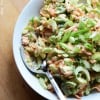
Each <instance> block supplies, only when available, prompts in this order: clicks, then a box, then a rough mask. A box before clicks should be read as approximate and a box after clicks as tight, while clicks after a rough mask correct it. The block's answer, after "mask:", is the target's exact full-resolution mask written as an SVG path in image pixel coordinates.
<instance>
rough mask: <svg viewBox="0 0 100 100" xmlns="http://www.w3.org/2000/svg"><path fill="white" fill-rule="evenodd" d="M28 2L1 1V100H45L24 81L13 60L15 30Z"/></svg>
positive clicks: (24, 0)
mask: <svg viewBox="0 0 100 100" xmlns="http://www.w3.org/2000/svg"><path fill="white" fill-rule="evenodd" d="M27 2H28V0H0V100H44V99H43V98H42V97H41V96H40V95H38V94H37V93H36V92H34V91H33V90H32V89H31V88H30V87H29V86H28V85H27V84H26V83H25V81H24V80H23V79H22V77H21V75H20V73H19V72H18V70H17V67H16V64H15V62H14V58H13V53H12V52H13V51H12V40H13V29H14V25H15V23H16V20H17V18H18V15H19V13H20V11H21V10H22V9H23V7H24V6H25V5H26V3H27Z"/></svg>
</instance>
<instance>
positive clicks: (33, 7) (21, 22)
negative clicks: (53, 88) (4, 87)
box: [13, 0, 100, 100]
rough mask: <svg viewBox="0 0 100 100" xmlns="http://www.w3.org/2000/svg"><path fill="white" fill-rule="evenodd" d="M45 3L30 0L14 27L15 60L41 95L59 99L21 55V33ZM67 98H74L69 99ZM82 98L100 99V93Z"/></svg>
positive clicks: (21, 71)
mask: <svg viewBox="0 0 100 100" xmlns="http://www.w3.org/2000/svg"><path fill="white" fill-rule="evenodd" d="M42 4H43V0H30V1H29V3H28V4H27V5H26V7H25V8H24V9H23V11H22V12H21V14H20V16H19V18H18V20H17V23H16V25H15V29H14V36H13V54H14V58H15V62H16V64H17V68H18V70H19V72H20V73H21V75H22V77H23V78H24V80H25V81H26V83H27V84H28V85H29V86H30V87H31V88H32V89H33V90H35V91H36V92H37V93H39V94H40V95H41V96H43V97H45V98H47V99H49V100H57V97H56V96H55V94H53V93H51V92H49V91H47V90H45V89H43V88H42V87H41V85H40V84H39V82H38V79H37V78H36V77H35V76H34V75H32V74H31V73H30V72H29V71H28V70H27V69H26V67H25V66H24V64H23V61H22V59H21V56H20V51H19V48H20V45H21V33H22V30H23V29H24V27H25V26H26V25H27V23H28V21H29V19H30V18H31V17H32V16H38V15H39V10H40V8H41V5H42ZM67 100H72V99H70V98H69V99H68V98H67ZM82 100H100V93H94V94H90V95H89V96H84V97H83V98H82Z"/></svg>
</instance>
